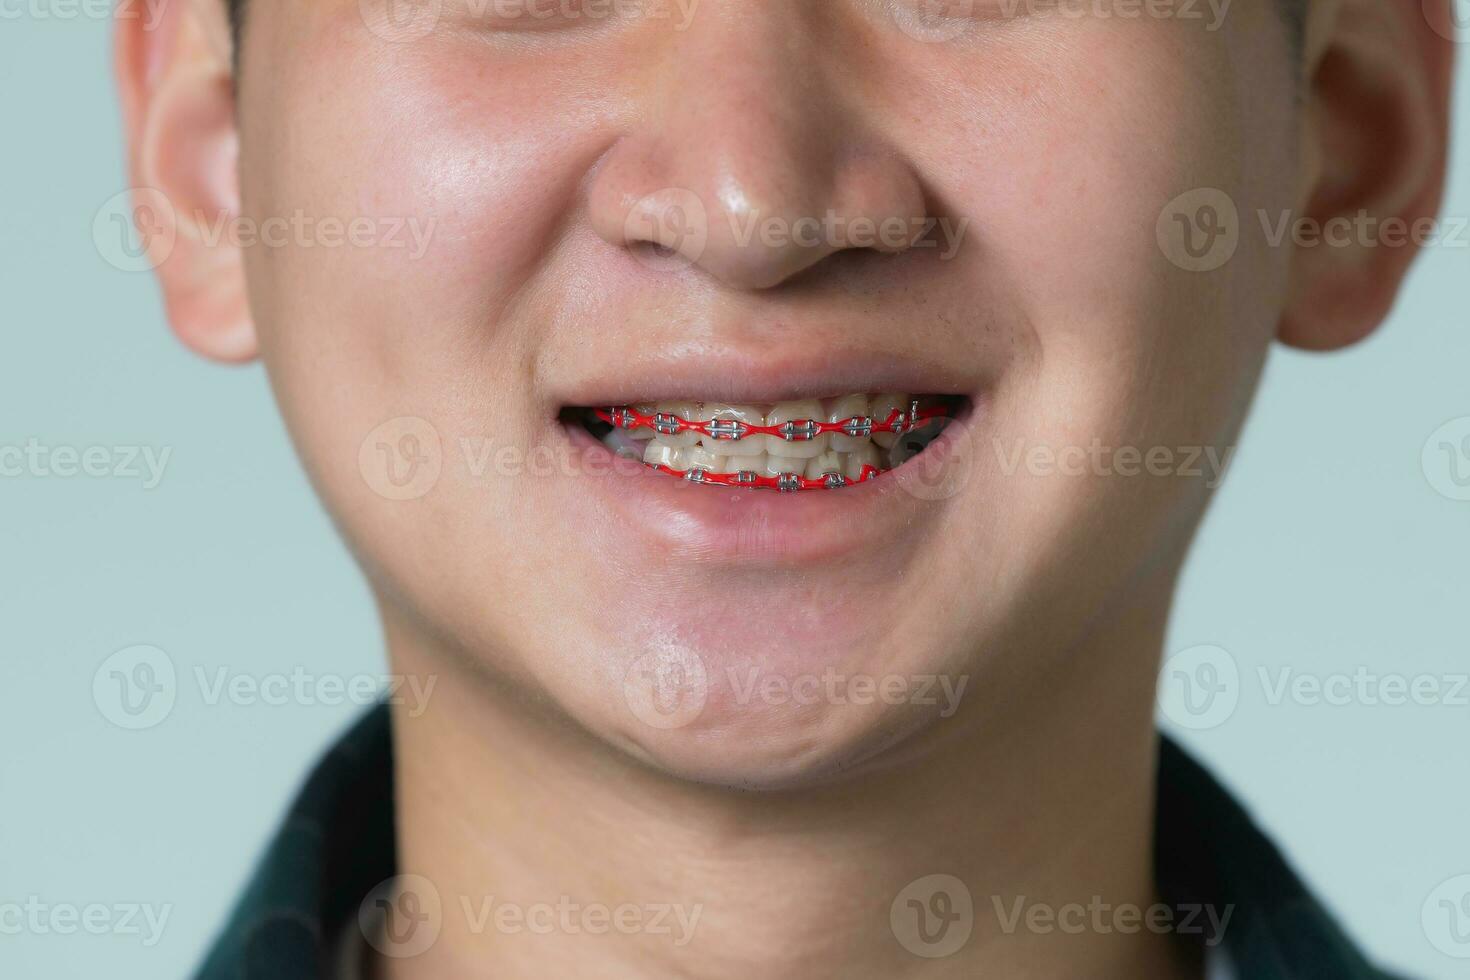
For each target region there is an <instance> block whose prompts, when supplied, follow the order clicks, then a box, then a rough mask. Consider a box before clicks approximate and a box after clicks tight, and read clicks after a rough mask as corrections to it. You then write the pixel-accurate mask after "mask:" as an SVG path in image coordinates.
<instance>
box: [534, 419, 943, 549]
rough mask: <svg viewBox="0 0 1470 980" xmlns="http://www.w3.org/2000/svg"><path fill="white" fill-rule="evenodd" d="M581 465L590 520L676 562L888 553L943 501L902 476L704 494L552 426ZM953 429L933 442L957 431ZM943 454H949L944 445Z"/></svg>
mask: <svg viewBox="0 0 1470 980" xmlns="http://www.w3.org/2000/svg"><path fill="white" fill-rule="evenodd" d="M556 424H557V425H558V427H559V428H561V430H562V432H563V433H564V434H565V435H566V437H567V438H568V439H569V440H570V442H571V447H572V451H573V452H574V453H575V454H579V455H581V457H582V460H581V461H582V464H583V465H582V467H581V468H580V472H581V473H582V474H583V475H582V476H581V477H580V478H579V480H578V484H579V486H578V488H577V492H578V493H579V494H580V495H581V497H582V499H583V500H584V501H589V502H590V503H591V508H590V510H584V513H585V515H586V516H587V517H588V519H589V520H591V521H593V522H596V523H597V525H598V526H600V527H601V528H606V527H607V526H608V525H609V524H610V523H611V522H610V521H609V518H610V517H614V518H615V519H616V522H617V527H616V528H615V529H614V530H615V531H617V530H621V529H623V528H627V529H629V530H630V531H632V532H633V533H634V535H635V536H637V537H639V538H641V539H642V540H643V542H645V543H646V544H651V545H653V546H654V547H655V548H656V549H657V550H658V551H660V552H661V553H663V555H664V556H666V557H669V558H674V559H676V560H681V561H696V562H698V561H712V562H728V561H736V562H751V563H757V564H760V563H765V564H777V565H779V564H795V565H799V564H808V563H816V562H822V561H831V560H834V559H839V558H846V557H850V556H851V555H853V554H854V553H857V552H860V551H864V550H872V549H884V548H891V547H893V546H894V542H895V541H896V539H898V538H899V537H900V536H904V537H909V538H911V537H913V536H915V535H916V534H918V533H921V528H920V526H919V525H920V522H921V521H928V520H932V519H933V518H934V517H936V516H937V515H938V514H939V513H940V511H942V510H943V509H944V507H943V504H942V502H939V501H932V500H922V499H919V498H918V497H916V496H914V495H913V494H910V493H908V492H907V491H906V490H904V488H903V487H902V486H901V485H900V481H899V480H898V479H895V477H894V474H895V473H898V472H899V471H898V470H890V471H888V472H885V473H881V474H879V475H878V476H877V477H876V478H874V479H871V480H867V481H865V482H863V483H860V484H855V485H853V486H848V487H842V488H840V489H833V490H808V491H804V492H801V493H780V492H777V491H773V490H751V489H746V488H729V487H718V486H700V485H698V484H694V483H690V482H689V481H687V480H681V479H678V478H676V477H672V476H669V475H668V474H667V473H660V472H658V471H657V470H655V469H653V468H652V467H649V466H645V465H644V464H642V463H639V462H636V461H634V460H630V459H626V458H623V457H619V456H616V455H614V454H613V453H612V451H611V450H609V449H608V448H607V447H606V446H604V445H603V444H602V443H601V442H599V441H598V440H597V439H596V438H594V437H593V436H592V434H591V433H589V432H587V431H586V430H585V429H582V428H580V427H579V426H575V425H562V424H561V423H559V422H558V423H556ZM960 428H961V427H960V426H958V425H952V426H951V427H950V428H949V429H947V430H946V431H945V432H944V433H942V434H941V435H940V436H939V437H938V439H936V440H935V441H934V442H933V443H931V444H930V446H929V449H926V452H927V451H929V450H932V449H934V448H935V447H937V446H940V445H941V443H943V442H944V441H945V440H946V439H949V438H951V437H952V436H953V435H954V434H955V433H956V432H958V431H960ZM944 448H947V447H944Z"/></svg>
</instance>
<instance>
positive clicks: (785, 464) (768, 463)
mask: <svg viewBox="0 0 1470 980" xmlns="http://www.w3.org/2000/svg"><path fill="white" fill-rule="evenodd" d="M805 469H806V462H805V461H804V460H800V459H794V458H793V457H790V456H772V455H771V454H770V453H767V454H766V456H765V459H763V460H762V461H761V468H760V470H758V471H757V472H759V473H760V474H761V475H762V476H780V475H781V474H782V473H794V474H796V475H797V476H801V474H802V472H803V471H804V470H805Z"/></svg>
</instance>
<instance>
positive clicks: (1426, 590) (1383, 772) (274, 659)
mask: <svg viewBox="0 0 1470 980" xmlns="http://www.w3.org/2000/svg"><path fill="white" fill-rule="evenodd" d="M108 26H109V25H108V24H107V23H106V21H103V20H95V19H93V20H87V19H81V20H59V19H49V20H35V19H28V18H27V19H21V20H14V19H9V20H0V146H3V148H0V187H3V188H4V201H5V207H4V215H5V220H4V221H3V223H0V277H3V280H0V281H3V292H0V324H3V340H4V343H3V346H0V444H15V443H20V442H24V441H25V440H26V439H29V438H32V437H34V438H36V439H38V440H40V441H41V442H42V443H44V444H48V445H52V446H57V445H71V446H76V447H79V448H81V447H86V446H91V445H122V444H128V445H142V446H149V447H153V448H154V449H155V450H159V451H161V450H162V449H164V448H165V447H170V448H171V451H172V456H171V458H170V460H169V464H168V469H167V471H166V476H165V478H164V479H163V481H162V483H161V484H160V485H159V486H158V487H157V488H155V489H151V490H147V489H144V488H142V487H141V486H140V481H138V480H136V479H95V478H94V479H83V478H73V479H58V478H50V479H39V478H30V477H26V478H8V479H7V478H0V556H3V557H0V637H3V639H0V643H3V656H0V699H3V710H0V746H3V748H0V902H24V901H25V900H26V899H27V898H28V897H29V896H31V895H36V896H38V897H39V898H40V899H41V900H42V901H45V902H47V903H50V904H53V905H55V904H62V903H70V904H74V905H77V906H82V905H86V904H88V903H92V902H101V903H104V904H108V905H112V904H116V903H151V904H154V905H155V906H159V905H166V904H167V905H172V911H171V915H170V918H169V920H168V922H167V926H166V928H165V929H164V932H163V936H162V939H161V941H159V942H158V944H157V945H156V946H153V947H152V948H145V947H144V946H143V945H142V942H141V939H140V937H136V936H122V935H106V936H90V935H86V934H79V935H73V936H59V935H54V934H48V935H37V934H33V933H29V932H27V933H23V934H21V935H4V934H0V976H4V977H7V978H11V977H13V978H17V980H19V978H27V980H29V978H52V977H88V978H91V977H99V976H106V977H127V978H133V977H137V978H150V980H151V978H167V977H177V976H182V975H184V974H185V973H186V972H187V971H188V970H189V969H190V968H191V967H192V965H193V964H195V962H196V961H197V959H198V957H199V956H200V954H201V952H202V951H203V949H204V948H205V946H206V943H207V942H208V940H209V938H210V935H211V932H212V931H213V930H214V929H215V928H216V926H217V925H218V924H219V923H220V921H221V918H222V916H223V915H224V914H225V912H226V910H227V908H228V907H229V905H230V903H231V901H232V899H233V897H234V895H235V893H236V890H237V888H238V886H239V884H240V883H241V881H242V879H243V877H244V876H245V874H246V873H247V870H248V867H249V865H250V864H251V861H252V859H253V856H254V854H255V852H256V850H257V848H258V847H259V846H260V845H261V843H262V842H263V841H264V839H265V838H266V835H267V834H268V833H269V831H270V830H271V828H272V825H273V823H274V821H275V819H276V818H277V816H278V815H279V813H280V811H281V808H282V806H283V805H284V804H285V802H286V800H287V798H288V795H289V794H290V792H291V790H292V789H293V787H294V785H295V784H296V782H297V780H298V778H299V776H300V773H301V771H302V769H303V767H304V766H306V765H307V763H308V761H309V759H310V758H311V757H312V756H314V755H315V753H316V752H317V751H318V750H319V748H320V747H321V746H322V745H323V744H324V743H325V742H326V741H327V740H328V739H329V738H330V737H331V735H332V734H333V733H334V732H335V731H337V730H338V729H340V728H341V727H342V726H343V725H344V724H345V723H346V722H347V721H348V719H349V718H350V717H351V716H352V714H353V713H354V712H355V710H356V709H354V708H353V707H351V706H350V705H339V706H333V707H326V706H320V705H317V706H311V705H299V704H298V705H292V706H289V707H271V706H266V705H255V706H242V705H235V706H232V705H230V704H229V703H228V701H226V702H224V703H222V704H220V705H218V706H210V705H207V704H205V703H204V699H203V697H202V696H201V694H200V691H199V688H198V685H197V684H195V683H194V682H193V679H192V678H193V672H194V670H195V669H196V668H201V669H204V670H205V671H206V672H207V673H209V674H210V676H213V671H214V670H216V669H217V668H218V667H220V666H224V665H229V666H230V667H231V669H237V668H239V667H240V665H244V667H243V669H245V670H248V671H249V672H250V673H251V674H253V675H256V676H261V675H265V674H269V673H273V672H281V673H287V674H289V673H290V672H291V671H292V670H293V669H295V668H297V667H305V668H308V669H310V670H311V671H312V672H314V673H315V674H318V675H325V674H338V675H343V676H352V675H357V674H363V673H374V672H377V671H380V670H381V669H382V661H381V657H380V654H379V652H378V651H379V648H380V636H379V632H378V628H377V625H376V621H375V618H374V615H373V612H372V609H371V607H370V603H369V597H368V594H367V592H366V589H365V587H364V586H363V584H362V582H361V580H360V576H359V575H358V573H357V571H356V569H355V568H354V566H353V565H352V563H351V562H350V560H349V558H348V556H347V554H346V552H345V551H344V549H343V547H342V545H341V544H340V543H339V542H338V540H337V539H336V537H335V536H334V534H333V532H332V530H331V528H330V527H329V525H328V522H327V520H326V519H325V517H324V515H323V513H322V511H321V509H320V507H319V506H318V504H317V503H316V501H315V499H314V497H313V496H312V494H311V492H310V489H309V487H308V485H307V483H306V481H305V479H304V478H303V477H302V475H301V472H300V469H299V467H298V465H297V463H296V461H295V459H294V457H293V455H292V452H291V450H290V448H289V446H288V443H287V439H286V435H285V433H284V431H283V430H282V427H281V425H280V422H279V420H278V418H277V415H276V412H275V409H274V407H273V404H272V402H271V399H270V396H269V392H268V390H267V386H266V382H265V378H264V376H263V374H262V373H261V371H260V370H259V368H257V367H252V368H247V369H243V370H232V369H223V368H219V367H213V366H210V365H208V364H205V363H203V362H201V361H199V360H196V359H194V358H192V357H191V356H189V355H188V354H186V353H185V352H184V351H183V350H182V348H180V346H179V345H178V344H176V343H175V342H174V341H173V340H172V339H171V338H170V336H169V334H168V333H167V331H166V328H165V326H164V322H163V318H162V315H161V311H160V305H159V301H158V297H157V292H156V288H155V286H154V283H153V282H152V280H151V279H150V277H149V276H148V275H147V274H132V275H130V274H124V273H121V272H118V271H117V270H115V269H114V268H112V267H111V266H109V265H108V264H107V263H106V262H105V261H104V260H103V259H102V257H101V256H100V255H99V252H98V250H97V248H96V247H95V246H94V244H93V238H92V231H91V229H92V222H93V218H94V216H95V215H96V213H97V212H98V209H99V208H100V207H101V206H102V205H103V203H104V202H105V201H107V200H108V199H109V198H110V197H112V196H113V195H114V194H116V193H117V192H118V191H119V190H121V189H122V188H123V187H124V186H125V184H124V179H123V177H122V176H121V175H122V172H123V171H122V163H121V155H120V150H119V139H118V136H119V123H118V119H117V113H116V109H115V102H114V97H113V92H112V88H111V83H110V77H109V70H110V54H109V50H108V39H107V34H108ZM1467 81H1470V73H1462V75H1461V84H1460V90H1461V98H1460V100H1459V110H1458V112H1459V121H1460V126H1459V130H1460V132H1461V133H1464V132H1466V131H1467V128H1470V127H1467V126H1466V123H1470V85H1467V84H1466V82H1467ZM1455 160H1456V162H1455V164H1454V177H1453V180H1452V182H1451V187H1450V192H1449V196H1448V199H1447V204H1446V210H1447V213H1448V214H1449V215H1451V216H1456V217H1459V218H1463V217H1464V216H1466V215H1467V214H1470V156H1467V154H1465V153H1463V152H1462V153H1460V154H1458V155H1457V156H1456V158H1455ZM1461 240H1462V242H1463V241H1464V240H1465V239H1464V237H1463V236H1462V239H1461ZM1467 274H1470V249H1465V248H1458V249H1451V248H1439V249H1436V250H1433V251H1431V252H1430V253H1429V254H1427V255H1426V256H1425V257H1424V259H1423V261H1422V262H1421V263H1420V264H1419V266H1418V268H1417V270H1416V272H1415V274H1414V275H1413V278H1412V280H1411V282H1410V284H1409V288H1408V290H1407V293H1406V296H1405V298H1404V300H1403V301H1402V302H1401V303H1400V305H1399V307H1398V309H1397V311H1396V313H1395V315H1394V318H1393V321H1392V323H1391V324H1390V325H1389V326H1388V328H1387V329H1385V330H1383V331H1382V332H1381V333H1380V334H1379V335H1378V336H1377V337H1376V338H1375V339H1373V340H1372V341H1370V342H1369V343H1367V344H1364V345H1363V346H1361V347H1359V348H1357V349H1355V350H1353V351H1350V352H1348V353H1346V354H1343V355H1338V356H1330V357H1307V356H1301V355H1294V354H1290V353H1281V354H1278V355H1277V356H1275V357H1274V359H1273V360H1272V362H1271V364H1270V366H1269V369H1268V371H1267V377H1266V382H1265V385H1264V389H1263V391H1262V393H1261V397H1260V400H1259V403H1258V406H1257V408H1256V411H1255V414H1254V416H1253V418H1252V421H1251V423H1250V426H1249V430H1248V432H1247V434H1246V437H1245V439H1244V444H1243V447H1242V449H1241V450H1240V453H1239V456H1238V458H1237V461H1236V466H1235V469H1234V472H1233V474H1232V479H1231V481H1230V482H1229V483H1228V484H1227V488H1226V490H1225V491H1224V492H1223V493H1222V495H1221V497H1220V498H1219V500H1218V502H1217V505H1216V507H1215V509H1214V511H1213V513H1212V515H1211V517H1210V520H1209V522H1208V524H1207V526H1206V529H1205V532H1204V534H1203V538H1202V540H1201V542H1200V547H1199V548H1198V550H1197V552H1196V553H1195V555H1194V558H1193V560H1192V562H1191V565H1190V568H1189V571H1188V574H1187V578H1186V583H1185V589H1184V593H1183V596H1182V599H1181V602H1180V604H1179V607H1178V615H1177V617H1176V621H1175V623H1174V626H1173V629H1172V640H1171V644H1170V649H1171V650H1181V649H1185V648H1189V647H1192V646H1194V645H1196V644H1205V643H1210V644H1218V645H1220V646H1222V647H1224V648H1225V649H1226V650H1228V651H1229V653H1230V655H1231V657H1232V658H1233V661H1234V664H1235V667H1236V668H1237V670H1238V672H1239V676H1240V678H1241V681H1240V684H1239V685H1238V694H1239V703H1238V706H1237V708H1236V710H1235V711H1234V713H1233V714H1232V715H1231V716H1230V717H1229V718H1228V720H1226V721H1225V722H1224V723H1222V724H1220V725H1218V726H1216V727H1214V728H1211V729H1207V730H1202V731H1196V732H1185V733H1183V736H1182V737H1184V739H1185V741H1186V742H1187V743H1188V744H1189V745H1191V746H1192V747H1193V748H1195V749H1196V750H1197V751H1199V752H1200V753H1202V754H1203V755H1204V756H1205V757H1207V758H1208V759H1209V760H1210V761H1212V762H1213V763H1215V764H1216V765H1217V766H1218V767H1219V769H1220V770H1221V771H1222V772H1223V773H1224V774H1225V775H1226V776H1227V778H1228V779H1229V781H1230V782H1231V783H1232V784H1233V785H1234V786H1235V787H1236V788H1237V789H1238V791H1239V792H1240V794H1241V795H1242V796H1243V797H1244V798H1245V799H1246V800H1247V801H1249V803H1250V804H1251V805H1252V806H1253V807H1254V808H1255V811H1256V812H1257V814H1258V815H1259V817H1260V819H1261V820H1262V821H1263V822H1264V823H1265V824H1266V825H1267V826H1268V827H1269V828H1270V829H1271V830H1272V831H1273V832H1274V833H1275V834H1276V835H1277V836H1278V838H1279V839H1280V840H1282V841H1283V842H1285V843H1286V845H1288V847H1289V848H1290V850H1291V852H1292V853H1293V854H1294V856H1295V860H1296V861H1297V863H1298V864H1299V866H1300V868H1301V869H1302V870H1303V871H1304V872H1305V874H1306V876H1307V878H1308V879H1309V880H1310V881H1311V883H1312V884H1313V885H1314V886H1315V887H1316V888H1317V889H1318V890H1319V891H1320V893H1322V894H1323V895H1325V896H1328V897H1329V900H1330V904H1331V905H1332V906H1333V907H1334V908H1335V909H1336V910H1337V911H1338V912H1339V913H1340V914H1341V915H1342V917H1343V918H1344V920H1345V922H1346V924H1347V926H1348V927H1349V929H1350V931H1352V932H1353V933H1354V934H1355V935H1356V936H1357V937H1359V938H1360V939H1361V941H1362V942H1364V943H1365V944H1366V946H1367V947H1368V949H1369V950H1370V951H1371V952H1372V953H1374V954H1376V955H1377V956H1379V957H1381V958H1382V959H1383V960H1384V961H1385V962H1387V963H1390V964H1392V965H1394V966H1397V967H1399V968H1401V969H1405V970H1408V971H1409V972H1411V973H1413V974H1415V975H1418V976H1424V977H1435V978H1445V980H1449V978H1451V977H1464V976H1467V975H1470V960H1458V961H1457V960H1454V959H1451V958H1449V957H1447V956H1445V955H1443V954H1442V953H1440V952H1438V951H1436V949H1435V948H1434V947H1433V946H1432V945H1431V943H1430V942H1429V940H1428V937H1427V936H1426V932H1425V929H1424V928H1423V926H1422V925H1421V920H1420V913H1421V907H1422V906H1423V904H1424V902H1425V899H1426V898H1427V897H1428V896H1429V895H1430V893H1431V892H1432V891H1433V890H1434V889H1435V887H1436V886H1437V885H1439V884H1440V883H1441V882H1444V881H1445V880H1446V879H1450V878H1452V877H1454V876H1457V875H1462V874H1467V873H1470V708H1467V707H1464V706H1460V707H1453V706H1445V705H1440V706H1434V707H1417V708H1408V707H1398V708H1394V707H1385V706H1369V705H1361V704H1360V705H1356V706H1353V707H1332V706H1323V705H1318V706H1307V705H1299V704H1293V703H1291V702H1290V701H1288V702H1286V703H1284V704H1281V705H1271V704H1270V703H1269V702H1268V699H1267V697H1266V693H1265V691H1263V689H1262V685H1261V684H1260V683H1259V681H1258V680H1257V671H1258V669H1259V668H1261V667H1267V668H1269V669H1271V670H1275V669H1276V668H1277V667H1278V666H1280V665H1291V666H1292V667H1293V668H1294V669H1295V670H1296V671H1298V672H1300V673H1310V674H1318V675H1325V674H1331V673H1334V672H1344V671H1348V672H1350V671H1351V670H1352V669H1354V668H1356V667H1358V666H1363V667H1365V668H1367V669H1369V670H1372V671H1375V672H1378V673H1380V674H1381V673H1389V672H1396V673H1400V674H1404V675H1408V676H1413V675H1417V674H1429V675H1435V676H1438V677H1442V678H1443V677H1445V676H1446V675H1453V674H1463V673H1465V672H1466V671H1467V670H1470V657H1467V655H1466V654H1467V635H1470V633H1467V624H1470V618H1467V617H1470V602H1467V595H1470V561H1467V556H1470V503H1467V502H1459V501H1455V500H1451V499H1449V498H1447V497H1446V496H1444V495H1441V494H1439V493H1436V492H1435V490H1434V489H1433V488H1432V486H1431V483H1430V480H1429V479H1428V478H1427V477H1426V473H1425V471H1424V469H1423V467H1422V466H1421V449H1422V447H1423V446H1424V444H1425V442H1426V440H1427V439H1428V438H1429V436H1430V434H1431V433H1432V432H1434V431H1435V430H1436V429H1437V428H1438V427H1439V426H1440V425H1441V424H1442V423H1444V422H1446V421H1448V420H1451V419H1456V418H1461V417H1465V416H1470V370H1467V368H1470V329H1467V328H1470V313H1467V310H1470V291H1467V280H1470V275H1467ZM1462 462H1465V463H1466V465H1470V459H1467V460H1464V461H1462ZM140 643H147V644H154V645H157V646H159V647H161V648H163V649H164V650H166V651H168V652H169V654H170V655H171V656H172V658H173V661H174V663H175V664H176V665H177V667H178V669H179V671H180V675H181V683H180V694H179V698H178V701H177V703H176V705H175V707H174V710H173V712H172V714H171V715H169V717H168V718H167V719H166V720H165V721H164V722H163V723H162V724H159V725H158V726H156V727H154V728H151V729H147V730H143V731H124V730H121V729H119V728H118V727H116V726H114V725H113V724H112V723H111V722H109V721H108V719H107V718H105V717H104V716H103V715H102V713H100V712H99V710H98V708H97V706H96V705H95V704H94V701H93V697H92V693H91V692H92V682H93V675H94V673H95V672H96V671H97V670H98V668H99V665H101V664H102V662H103V661H104V660H105V659H106V658H107V657H108V655H109V654H111V653H112V652H113V651H116V650H118V649H120V648H123V647H127V646H130V645H133V644H140ZM1466 952H1467V953H1470V949H1467V950H1466Z"/></svg>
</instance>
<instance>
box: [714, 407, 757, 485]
mask: <svg viewBox="0 0 1470 980" xmlns="http://www.w3.org/2000/svg"><path fill="white" fill-rule="evenodd" d="M721 419H727V420H731V421H735V422H744V423H745V424H746V425H765V424H766V417H765V415H763V414H762V413H761V410H760V409H758V408H755V407H754V406H752V405H724V404H721V403H719V402H710V403H708V404H706V405H705V406H704V408H703V410H702V411H701V412H700V415H699V419H698V421H701V422H715V421H719V420H721ZM699 444H700V445H701V446H703V447H704V448H705V449H706V450H708V451H709V452H712V453H714V454H715V455H716V456H732V455H735V454H737V453H743V454H745V455H751V454H753V453H758V452H762V451H764V450H765V448H766V447H765V440H763V439H762V438H761V437H760V436H746V437H745V438H744V439H716V438H714V437H713V436H700V437H699ZM735 472H739V471H738V470H737V471H735Z"/></svg>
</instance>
